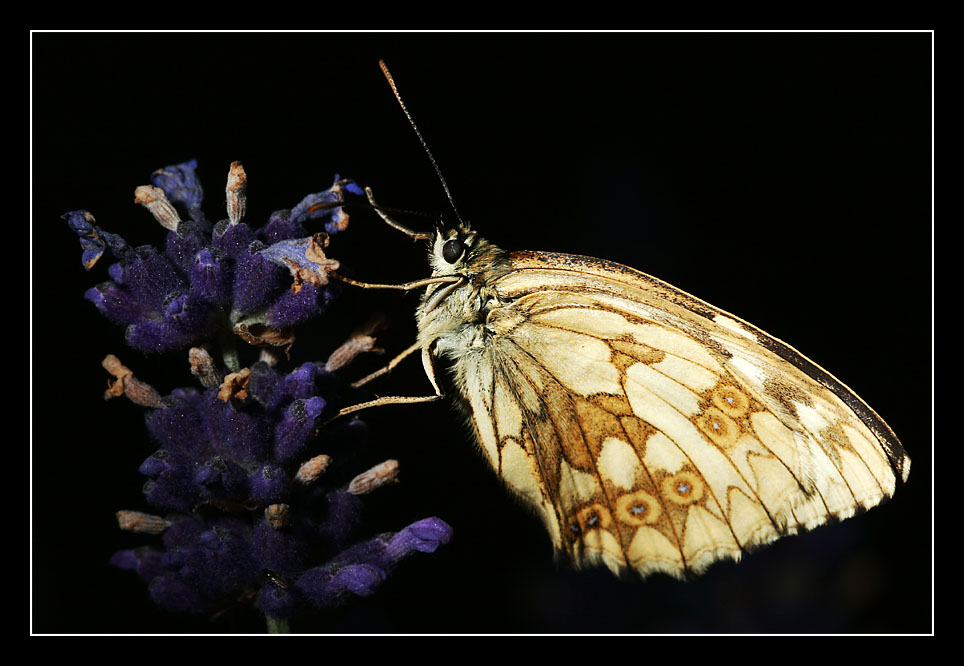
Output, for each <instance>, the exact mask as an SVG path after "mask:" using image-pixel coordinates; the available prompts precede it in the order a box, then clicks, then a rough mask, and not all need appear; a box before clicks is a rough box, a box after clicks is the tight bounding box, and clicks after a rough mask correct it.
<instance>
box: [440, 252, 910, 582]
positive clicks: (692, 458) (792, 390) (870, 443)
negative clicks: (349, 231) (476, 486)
mask: <svg viewBox="0 0 964 666" xmlns="http://www.w3.org/2000/svg"><path fill="white" fill-rule="evenodd" d="M510 261H511V266H512V270H511V271H510V272H508V273H507V274H505V275H504V276H502V277H500V278H498V279H497V280H495V281H493V282H492V283H491V284H490V285H489V286H490V287H491V288H492V289H493V291H494V292H495V293H496V295H497V299H498V301H499V302H500V303H501V306H497V307H494V308H492V309H491V310H490V311H489V314H488V318H487V321H486V324H485V325H486V328H487V330H488V331H489V333H490V336H489V339H488V342H487V344H486V345H484V346H483V347H482V348H481V349H479V350H478V352H477V353H473V354H470V355H467V356H466V357H465V358H463V359H461V361H460V362H459V363H457V364H456V371H457V375H458V376H457V381H458V384H459V385H460V386H461V387H463V391H464V393H465V398H466V400H467V401H468V403H469V406H470V408H471V410H470V411H471V414H472V421H473V424H474V427H475V430H476V434H477V436H478V439H479V441H480V443H481V445H482V448H483V450H484V452H485V454H486V456H487V457H488V459H489V461H490V462H491V463H492V465H493V467H494V468H495V470H496V471H497V472H498V473H499V474H500V475H501V476H502V478H503V479H504V480H505V482H506V483H507V484H508V485H509V486H510V487H511V488H513V489H514V490H515V491H516V492H517V493H519V494H520V495H521V496H522V497H524V498H525V499H526V500H527V501H528V502H530V503H531V504H532V505H533V506H534V507H535V509H536V510H537V512H538V513H539V514H540V515H541V517H542V519H543V520H544V522H545V524H546V526H547V527H548V529H549V532H550V534H551V537H552V539H553V541H554V543H555V544H556V546H557V548H559V549H560V550H562V551H564V552H565V553H567V554H568V555H569V557H570V559H571V560H572V561H573V562H574V563H575V564H577V565H586V564H590V563H597V562H601V563H604V564H605V565H606V566H608V567H609V568H610V569H612V570H614V571H617V572H619V571H623V570H626V569H633V570H636V571H638V572H639V573H641V574H643V575H646V574H649V573H653V572H657V571H662V572H665V573H668V574H670V575H674V576H678V577H683V576H685V575H687V574H689V573H699V572H700V571H702V570H704V569H705V568H706V567H707V566H708V565H709V564H711V563H712V562H714V561H716V560H719V559H723V558H731V559H738V558H739V557H740V556H741V555H742V554H743V553H744V552H745V551H746V550H747V549H750V548H752V547H754V546H758V545H761V544H765V543H768V542H770V541H773V540H774V539H776V538H778V537H780V536H782V535H785V534H790V533H794V532H796V531H798V530H800V529H801V528H802V529H809V528H812V527H815V526H816V525H819V524H821V523H824V522H826V521H828V520H831V519H842V518H846V517H849V516H851V515H853V514H854V513H855V512H856V511H858V510H860V509H865V508H869V507H871V506H874V505H876V504H878V503H879V502H880V501H881V500H883V499H884V498H886V497H889V496H890V495H892V494H893V492H894V489H895V486H896V484H897V481H898V479H904V480H905V479H906V478H907V475H908V473H909V470H910V460H909V458H908V457H907V456H906V454H905V453H904V450H903V448H902V447H901V445H900V443H899V442H898V440H897V438H896V437H895V436H894V434H893V432H892V431H891V430H890V429H889V428H888V427H887V425H886V424H885V423H884V422H883V420H882V419H880V417H878V416H877V415H876V414H875V413H874V412H873V410H871V409H870V408H869V407H868V406H867V405H866V404H865V403H864V402H863V401H861V400H860V398H858V397H857V396H856V395H855V394H854V393H853V392H852V391H850V389H848V388H847V387H846V386H844V385H843V384H841V383H840V382H839V381H837V380H836V379H834V378H833V377H832V376H831V375H829V374H828V373H827V372H826V371H824V370H823V369H822V368H820V367H819V366H817V365H816V364H814V363H812V362H811V361H809V360H808V359H806V358H805V357H803V356H802V355H800V354H799V353H798V352H796V351H795V350H793V349H792V348H791V347H789V346H788V345H786V344H784V343H782V342H780V341H778V340H776V339H774V338H772V337H770V336H768V335H766V334H765V333H763V332H762V331H760V330H759V329H756V328H755V327H753V326H751V325H749V324H747V323H746V322H743V321H741V320H739V319H737V318H735V317H733V316H732V315H729V314H727V313H725V312H722V311H720V310H718V309H716V308H714V307H712V306H710V305H708V304H707V303H704V302H703V301H700V300H699V299H696V298H695V297H692V296H690V295H688V294H686V293H684V292H681V291H679V290H677V289H675V288H673V287H671V286H669V285H667V284H665V283H663V282H661V281H659V280H656V279H655V278H652V277H650V276H647V275H645V274H643V273H639V272H637V271H634V270H632V269H629V268H626V267H624V266H620V265H618V264H614V263H611V262H605V261H601V260H598V259H591V258H585V257H575V256H571V255H558V254H548V253H534V252H521V253H514V254H512V255H510Z"/></svg>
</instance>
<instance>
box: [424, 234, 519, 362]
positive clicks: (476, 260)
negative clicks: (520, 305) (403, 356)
mask: <svg viewBox="0 0 964 666" xmlns="http://www.w3.org/2000/svg"><path fill="white" fill-rule="evenodd" d="M429 262H430V264H431V266H432V276H433V277H448V276H452V277H460V278H462V282H461V283H459V284H455V285H453V284H452V283H440V284H436V285H431V286H429V287H428V288H427V289H426V291H425V294H424V295H423V296H422V302H421V304H420V305H419V308H418V311H417V313H416V320H417V322H418V328H419V340H420V341H421V343H422V345H423V346H428V347H429V348H430V349H432V351H433V353H434V354H436V355H441V356H446V357H449V358H452V357H455V356H458V355H460V354H464V353H468V352H470V351H471V350H480V349H481V348H482V347H483V345H484V342H485V337H486V336H487V335H488V334H490V333H491V330H490V329H487V327H486V321H487V319H489V318H490V317H491V316H492V313H493V311H495V310H498V309H500V308H501V307H503V305H504V303H502V301H501V300H500V299H499V297H498V294H497V293H496V292H495V290H494V289H493V288H492V284H493V282H494V281H495V280H497V279H498V278H499V277H501V276H502V275H505V274H506V273H507V272H509V270H511V265H510V263H509V259H508V253H507V252H505V251H504V250H502V249H501V248H499V247H497V246H495V245H493V244H492V243H489V242H488V241H486V240H485V239H484V238H481V237H480V236H478V235H477V234H476V233H475V232H474V231H471V230H469V229H468V228H467V227H463V226H459V227H456V228H452V229H445V230H439V231H438V232H437V233H436V235H435V239H434V241H433V243H432V245H431V247H430V249H429ZM446 290H448V293H445V294H444V295H443V293H444V292H445V291H446ZM440 296H441V299H439V297H440Z"/></svg>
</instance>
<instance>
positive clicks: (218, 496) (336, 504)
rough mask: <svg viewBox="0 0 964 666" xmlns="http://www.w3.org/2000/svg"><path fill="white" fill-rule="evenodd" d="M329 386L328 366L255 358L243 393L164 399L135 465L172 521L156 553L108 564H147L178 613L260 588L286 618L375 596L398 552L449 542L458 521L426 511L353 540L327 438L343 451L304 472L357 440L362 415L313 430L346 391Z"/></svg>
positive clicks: (152, 583) (159, 594) (344, 458)
mask: <svg viewBox="0 0 964 666" xmlns="http://www.w3.org/2000/svg"><path fill="white" fill-rule="evenodd" d="M255 379H257V381H255ZM328 386H331V382H330V373H329V372H328V371H327V370H325V369H324V368H323V367H319V366H317V365H315V364H312V363H306V364H303V365H302V366H300V367H298V368H296V369H295V370H294V371H292V372H291V373H288V374H281V373H278V372H277V371H276V370H275V369H274V368H272V367H270V366H268V365H267V364H266V363H264V362H259V363H257V364H255V365H254V366H252V368H251V374H250V380H249V381H248V384H247V395H248V397H247V398H245V399H243V400H239V399H237V398H232V399H228V400H224V399H222V398H221V397H218V393H219V389H217V388H210V389H207V390H205V391H203V392H202V391H188V390H181V391H178V392H176V393H174V394H172V395H171V396H168V399H167V400H166V406H164V407H161V408H157V409H154V410H153V411H152V412H150V413H149V414H148V416H147V428H148V432H149V434H150V437H151V439H152V440H153V442H154V443H155V444H156V445H157V446H158V448H157V450H156V451H155V452H154V453H153V454H152V455H151V456H150V457H148V458H147V459H146V460H145V461H144V462H143V463H142V464H141V466H140V472H141V473H142V474H144V475H145V476H147V477H148V482H147V483H146V484H145V487H144V492H145V495H146V497H147V499H148V501H149V502H150V503H151V504H153V505H154V506H155V507H157V508H158V509H160V510H162V511H166V512H167V515H166V516H165V518H166V520H167V521H170V523H171V525H170V527H168V528H167V529H166V531H165V532H164V535H163V548H162V549H155V548H138V549H135V550H125V551H121V552H118V553H116V554H115V555H114V557H113V558H112V559H111V563H112V564H114V565H115V566H118V567H120V568H122V569H129V570H133V571H136V572H137V573H138V574H140V575H141V577H142V578H144V579H145V580H147V581H148V584H149V586H148V587H149V590H150V594H151V597H152V599H154V601H155V602H156V603H158V604H159V605H161V606H163V607H164V608H167V609H169V610H172V611H176V612H192V613H212V612H215V611H217V610H219V609H222V608H224V607H226V606H229V605H231V604H235V603H238V601H239V600H240V599H245V598H253V597H254V596H256V597H257V600H258V605H259V607H260V609H261V611H262V612H263V613H265V614H266V615H268V616H269V617H273V618H278V619H285V618H289V617H291V616H292V615H293V614H294V613H295V612H296V611H297V610H298V608H300V607H302V606H305V605H308V606H314V607H320V608H331V607H334V606H337V605H341V604H343V603H345V602H346V601H348V600H350V599H351V598H352V597H359V596H369V595H371V594H373V593H374V592H375V591H376V590H377V589H378V587H379V586H380V585H381V584H382V582H383V581H384V580H385V579H386V578H387V576H388V575H389V574H391V573H392V572H393V571H394V569H395V568H396V566H397V564H398V563H399V562H400V561H401V560H402V559H404V558H406V557H408V556H409V555H411V554H413V553H416V552H433V551H434V550H435V549H436V548H437V547H438V546H439V545H440V544H443V543H447V542H448V541H449V539H450V537H451V528H450V527H449V526H448V525H447V524H446V523H444V522H443V521H441V520H440V519H438V518H429V519H425V520H421V521H418V522H416V523H413V524H411V525H409V526H408V527H405V528H403V529H402V530H401V531H399V532H397V533H389V534H383V535H380V536H378V537H376V538H374V539H370V540H368V541H364V542H362V543H357V544H354V545H353V537H354V535H355V533H356V531H357V530H356V528H357V527H358V525H359V521H360V519H361V516H362V504H363V503H362V498H361V497H360V496H359V494H357V491H355V492H353V491H352V490H350V489H351V487H352V485H351V484H349V485H348V488H349V489H348V490H346V484H345V479H346V477H345V472H347V471H348V470H347V469H346V468H348V467H349V463H350V462H351V456H350V455H346V454H347V453H348V451H347V450H345V449H344V448H339V447H337V446H335V447H330V448H328V447H326V448H327V450H328V451H331V452H332V457H333V458H334V456H336V455H337V459H335V462H333V463H332V464H331V466H330V467H328V468H327V469H326V470H325V471H324V474H322V475H320V476H319V477H317V478H314V479H308V480H306V479H305V478H304V474H303V472H302V467H303V463H304V462H305V461H306V460H309V459H311V458H312V455H313V454H314V451H313V449H314V448H315V447H316V445H318V444H326V443H328V442H331V441H332V440H333V439H334V440H341V441H342V443H343V444H345V443H347V444H348V447H347V448H348V449H350V450H352V451H355V452H357V451H358V450H359V449H360V448H361V447H360V446H359V441H358V440H359V437H358V435H359V429H360V428H361V427H362V423H361V422H360V421H358V420H357V419H354V418H350V419H346V421H345V422H344V423H338V424H337V426H336V427H333V428H332V429H331V431H330V432H326V435H327V436H325V437H321V438H317V437H316V436H315V430H316V428H317V427H318V426H319V425H320V423H321V421H322V418H323V417H324V415H325V414H326V406H327V405H328V402H329V400H333V401H337V400H338V396H337V395H335V394H328V395H325V396H323V395H320V394H319V392H320V391H322V390H325V387H328ZM319 457H325V456H319ZM336 463H337V464H336ZM353 483H354V482H353ZM282 507H283V508H282ZM259 590H260V591H259ZM255 593H257V594H256V595H255Z"/></svg>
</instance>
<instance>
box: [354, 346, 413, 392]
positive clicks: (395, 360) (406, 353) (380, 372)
mask: <svg viewBox="0 0 964 666" xmlns="http://www.w3.org/2000/svg"><path fill="white" fill-rule="evenodd" d="M420 348H421V344H420V343H418V342H416V343H415V344H413V345H412V346H411V347H409V348H408V349H406V350H405V351H403V352H402V353H401V354H399V355H398V356H396V357H395V358H393V359H392V360H391V361H389V362H388V365H386V366H384V367H382V368H379V369H378V370H376V371H375V372H373V373H371V374H370V375H367V376H365V377H362V378H361V379H359V380H358V381H354V382H352V384H351V387H352V388H358V387H360V386H364V385H365V384H367V383H368V382H370V381H371V380H373V379H375V378H376V377H381V376H382V375H384V374H386V373H389V372H391V371H392V370H394V369H395V366H396V365H398V364H399V363H401V362H402V361H403V360H404V359H406V358H408V357H409V356H411V354H412V352H414V351H416V350H418V349H420Z"/></svg>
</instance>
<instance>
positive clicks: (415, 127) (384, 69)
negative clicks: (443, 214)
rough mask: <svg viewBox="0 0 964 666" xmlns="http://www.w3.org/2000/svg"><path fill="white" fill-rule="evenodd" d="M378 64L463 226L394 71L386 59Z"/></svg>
mask: <svg viewBox="0 0 964 666" xmlns="http://www.w3.org/2000/svg"><path fill="white" fill-rule="evenodd" d="M378 66H379V67H381V68H382V74H384V75H385V78H386V79H387V80H388V85H390V86H391V87H392V92H393V93H395V99H397V100H398V105H399V106H400V107H402V111H403V112H404V113H405V117H406V118H408V122H409V124H410V125H411V126H412V129H413V130H415V135H416V136H418V140H419V141H421V142H422V148H423V149H424V150H425V154H426V155H428V159H429V160H430V161H431V162H432V166H433V167H435V173H436V174H437V175H438V179H439V180H440V181H441V182H442V189H444V190H445V196H446V197H448V200H449V205H451V206H452V210H453V211H455V217H457V218H458V220H459V223H460V224H462V225H463V226H464V225H465V223H464V222H463V221H462V216H461V215H459V209H458V208H456V206H455V199H453V198H452V192H451V191H450V190H449V186H448V183H446V182H445V177H444V176H443V175H442V170H441V169H439V166H438V162H436V161H435V156H434V155H432V151H431V150H429V149H428V144H427V143H426V142H425V137H423V136H422V133H421V132H419V131H418V125H416V124H415V121H414V120H413V119H412V114H410V113H409V112H408V109H407V108H405V102H403V101H402V96H401V95H399V94H398V88H397V87H396V86H395V79H393V78H392V73H391V72H389V71H388V66H387V65H386V64H385V61H384V60H379V61H378Z"/></svg>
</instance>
